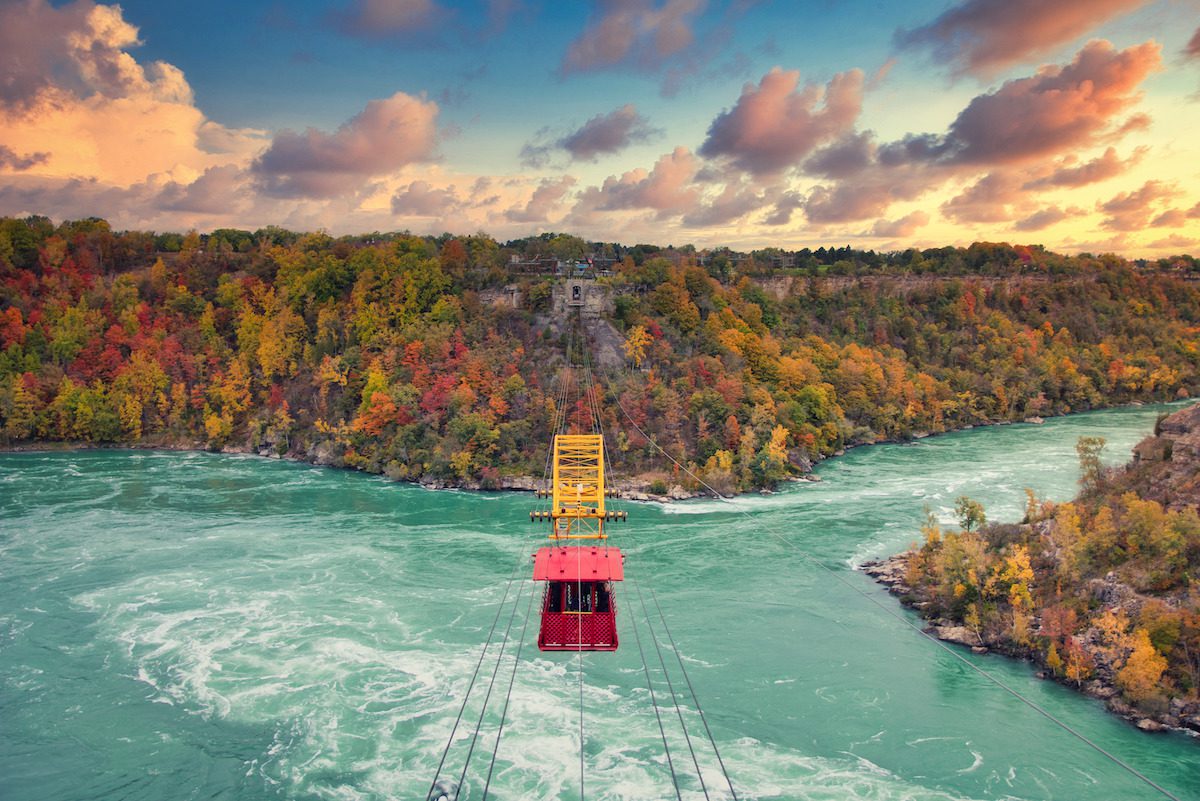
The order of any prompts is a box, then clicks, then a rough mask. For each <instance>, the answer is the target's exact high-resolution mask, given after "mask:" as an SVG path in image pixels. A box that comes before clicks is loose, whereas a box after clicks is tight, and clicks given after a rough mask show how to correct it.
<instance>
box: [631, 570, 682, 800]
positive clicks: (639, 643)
mask: <svg viewBox="0 0 1200 801" xmlns="http://www.w3.org/2000/svg"><path fill="white" fill-rule="evenodd" d="M623 594H624V596H625V600H626V601H628V600H629V590H626V589H623ZM629 623H630V625H631V626H632V627H633V639H634V640H636V641H637V647H638V654H639V655H640V656H641V658H642V670H643V671H645V673H646V689H647V690H649V691H650V705H651V706H652V707H654V717H655V719H656V720H657V721H658V733H659V735H660V736H661V737H662V744H663V752H664V753H665V754H666V755H667V768H668V769H669V770H670V771H671V784H673V785H674V786H675V797H676V799H678V801H683V794H682V793H680V791H679V777H678V776H676V775H675V762H674V761H673V760H672V759H671V746H669V745H667V730H666V729H665V728H664V727H663V722H662V713H661V712H660V711H659V709H658V700H657V699H656V698H655V695H654V684H653V683H652V682H651V681H650V665H649V664H648V663H647V662H646V652H645V651H644V650H643V649H642V635H641V634H640V633H638V625H637V618H636V617H634V615H633V604H632V603H630V604H629ZM647 625H649V621H647Z"/></svg>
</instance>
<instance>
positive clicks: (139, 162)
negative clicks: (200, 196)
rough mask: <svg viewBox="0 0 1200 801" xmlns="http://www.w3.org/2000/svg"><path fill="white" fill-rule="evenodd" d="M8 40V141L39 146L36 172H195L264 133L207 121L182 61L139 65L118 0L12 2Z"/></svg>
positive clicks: (30, 160)
mask: <svg viewBox="0 0 1200 801" xmlns="http://www.w3.org/2000/svg"><path fill="white" fill-rule="evenodd" d="M0 44H2V45H3V52H0V138H2V139H3V142H2V143H0V145H2V146H3V147H5V148H6V149H7V151H8V152H12V153H14V154H32V155H23V156H20V159H21V162H20V163H24V164H25V166H24V167H23V169H24V170H25V171H27V172H28V173H29V174H30V175H35V176H57V177H60V178H76V177H86V178H93V179H97V180H100V181H102V182H106V183H111V184H116V185H120V186H130V185H132V184H134V183H137V182H139V181H143V180H145V179H147V178H148V177H149V176H150V175H154V174H162V175H165V176H169V177H171V178H173V179H176V180H191V179H193V178H195V177H196V176H198V175H200V174H201V173H203V171H204V170H206V169H208V168H209V167H213V166H217V165H218V164H220V163H223V162H226V161H228V160H230V159H231V158H239V159H240V158H245V157H247V156H249V155H250V153H252V152H253V150H254V149H256V148H257V147H259V146H260V143H261V139H260V136H259V134H258V132H255V131H248V130H245V131H238V130H233V129H229V128H225V127H224V126H220V125H218V124H216V123H214V122H212V121H210V120H207V119H205V116H204V114H203V113H201V112H200V110H199V109H197V108H196V107H195V105H194V104H193V101H192V90H191V87H190V86H189V85H188V83H187V81H186V80H185V79H184V76H183V73H182V72H181V71H180V70H179V69H178V68H176V67H175V66H173V65H171V64H167V63H165V62H161V61H156V62H152V63H150V64H148V65H145V66H143V65H142V64H140V63H138V62H137V60H135V59H134V58H133V56H132V55H130V54H129V53H128V52H127V49H128V48H131V47H135V46H136V45H138V44H139V41H138V38H137V28H135V27H134V26H132V25H130V24H129V23H127V22H126V21H125V20H124V19H123V18H122V16H121V10H120V8H119V7H118V6H103V5H94V4H93V3H91V2H86V1H85V0H80V1H79V2H75V3H72V4H70V5H67V6H63V7H62V8H61V9H55V8H53V7H52V6H50V5H49V4H48V3H46V2H45V1H44V0H30V2H25V3H19V4H5V5H2V6H0ZM9 166H10V167H12V166H15V165H14V164H11V163H10V164H9Z"/></svg>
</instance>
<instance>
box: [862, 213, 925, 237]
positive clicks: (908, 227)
mask: <svg viewBox="0 0 1200 801" xmlns="http://www.w3.org/2000/svg"><path fill="white" fill-rule="evenodd" d="M928 224H929V215H928V214H926V213H925V212H923V211H920V210H918V211H914V212H912V213H910V214H906V215H904V216H903V217H901V218H900V219H898V220H877V221H876V222H875V226H874V227H873V228H872V229H871V236H882V237H899V238H901V239H907V238H908V237H911V236H913V235H915V234H916V233H917V231H918V230H920V229H921V228H923V227H925V226H926V225H928Z"/></svg>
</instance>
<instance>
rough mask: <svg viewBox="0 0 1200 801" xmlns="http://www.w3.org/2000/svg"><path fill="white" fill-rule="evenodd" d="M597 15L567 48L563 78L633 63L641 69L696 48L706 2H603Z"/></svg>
mask: <svg viewBox="0 0 1200 801" xmlns="http://www.w3.org/2000/svg"><path fill="white" fill-rule="evenodd" d="M596 5H597V7H598V9H599V14H598V15H596V16H594V17H593V18H592V19H591V20H589V21H588V25H587V27H586V28H585V29H584V30H583V32H582V33H580V34H579V36H578V37H577V38H576V39H575V40H574V41H573V42H571V43H570V44H569V45H568V46H567V51H566V54H565V55H564V56H563V60H562V66H561V69H562V71H563V72H564V73H571V72H584V71H588V70H594V69H600V68H603V67H612V66H615V65H617V64H621V63H625V62H627V61H632V62H633V63H634V64H636V65H637V66H640V67H642V68H650V67H654V66H656V65H658V64H659V63H661V62H662V61H663V59H666V58H667V57H669V56H673V55H675V54H676V53H679V52H680V51H682V50H683V49H684V48H686V47H688V46H689V45H691V44H692V42H693V40H694V39H695V34H694V33H693V32H692V21H693V19H694V18H695V17H696V16H697V15H699V14H700V12H701V11H703V10H704V6H705V0H665V2H664V3H663V4H662V5H661V6H659V5H657V3H656V2H655V0H599V1H598V2H597V4H596Z"/></svg>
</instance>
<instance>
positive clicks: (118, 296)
mask: <svg viewBox="0 0 1200 801" xmlns="http://www.w3.org/2000/svg"><path fill="white" fill-rule="evenodd" d="M585 259H586V260H588V261H582V260H585ZM577 261H578V264H577ZM589 263H590V266H589ZM556 272H560V273H566V274H569V275H572V276H574V275H576V274H578V275H580V276H582V278H581V285H582V289H583V296H584V297H583V299H582V302H581V304H580V305H579V306H575V305H572V304H571V303H569V302H568V301H567V299H566V296H565V293H566V291H567V289H566V283H565V279H564V278H563V277H561V276H560V275H557V274H556ZM1195 273H1196V264H1195V262H1194V260H1192V259H1190V258H1188V257H1181V258H1179V259H1174V260H1171V261H1163V262H1154V263H1131V262H1126V261H1124V260H1121V259H1118V258H1115V257H1112V256H1103V257H1091V256H1079V257H1065V256H1060V255H1057V254H1053V253H1049V252H1047V251H1045V250H1043V249H1041V248H1037V247H1024V246H1017V247H1013V246H1009V245H1003V244H983V243H981V244H977V245H972V246H971V247H970V248H938V249H931V250H926V251H915V250H909V251H903V252H897V253H888V254H877V253H873V252H863V251H854V250H851V249H849V248H837V249H829V250H827V249H825V248H821V249H818V250H816V251H809V250H804V251H798V252H783V251H779V250H774V249H768V250H763V251H756V252H753V253H736V252H733V251H729V250H716V251H701V252H698V251H696V250H695V249H694V248H691V247H684V248H670V247H665V248H664V247H657V246H652V245H635V246H632V247H626V246H621V245H616V244H612V243H589V242H584V241H583V240H580V239H578V238H577V237H572V236H569V235H564V234H557V235H556V234H546V235H542V236H540V237H531V238H528V239H522V240H516V241H512V242H507V243H500V242H496V241H494V240H493V239H491V238H490V237H488V236H486V235H484V234H477V235H474V236H466V237H454V236H451V235H449V234H446V235H443V236H441V237H436V238H435V237H417V236H411V235H408V234H379V233H374V234H367V235H363V236H358V237H342V238H338V239H334V238H332V237H329V236H327V235H325V234H322V233H309V234H299V233H295V232H290V231H285V230H283V229H278V228H267V229H261V230H259V231H256V232H249V231H238V230H221V231H214V232H212V233H211V234H207V235H203V236H201V235H198V234H196V233H194V232H192V233H189V234H186V235H179V234H161V233H160V234H155V233H146V232H136V231H126V232H114V231H112V230H111V229H110V227H109V226H108V224H107V223H106V222H104V221H103V220H99V219H89V220H79V221H68V222H64V223H61V224H59V225H55V224H54V223H52V222H51V221H50V220H48V219H46V218H44V217H29V218H24V219H11V218H8V219H3V220H0V435H2V436H3V440H4V442H5V443H7V445H8V447H30V446H40V445H44V444H46V443H52V442H63V443H72V444H101V445H103V444H115V445H135V446H140V447H195V448H213V449H229V450H247V451H253V452H258V453H263V454H273V455H283V456H288V457H290V458H299V459H305V460H310V461H316V462H320V463H324V464H333V465H340V466H347V467H353V468H358V469H362V470H367V471H370V472H375V473H386V474H387V475H389V476H392V477H394V478H397V479H402V480H413V481H422V482H426V483H434V484H453V485H461V486H481V487H498V486H521V485H526V484H527V483H528V477H529V476H540V475H541V471H542V467H543V465H544V455H545V446H546V438H547V436H548V432H549V431H550V430H551V429H552V424H553V421H554V420H555V418H556V416H557V414H558V412H559V411H560V409H559V405H560V404H562V403H563V401H562V399H560V398H558V397H557V394H558V393H557V390H558V386H559V384H558V383H557V381H556V377H557V376H558V375H559V374H560V372H561V371H562V369H563V368H564V366H565V365H566V363H567V362H566V359H567V358H568V356H567V355H566V354H567V353H568V350H569V351H570V357H569V358H571V359H572V360H573V361H577V362H580V361H582V360H583V359H584V353H583V351H582V350H581V345H580V343H581V342H585V343H586V347H587V348H588V354H587V356H588V357H589V360H590V361H591V362H592V363H594V364H595V365H596V366H597V375H598V383H599V386H598V391H599V392H600V393H601V394H602V395H603V403H602V407H603V418H604V419H603V421H602V422H603V425H604V428H605V430H606V431H607V432H608V433H609V435H610V437H611V438H612V442H613V443H614V445H615V447H616V453H615V454H614V458H615V460H616V461H617V467H618V469H619V470H621V471H622V472H623V473H625V474H626V475H628V476H631V477H634V478H633V479H632V481H633V483H632V485H631V486H635V487H639V488H642V489H650V490H652V491H654V492H657V493H665V492H666V491H668V490H669V489H672V488H676V487H677V488H678V490H677V491H678V492H687V491H689V490H690V489H691V487H690V486H689V480H688V479H687V478H686V476H685V475H683V474H682V473H680V472H676V471H673V470H671V469H669V466H668V465H667V464H666V463H665V462H664V460H663V459H662V458H661V455H660V454H659V453H658V451H657V450H656V449H655V448H654V447H653V446H652V445H651V444H650V442H649V441H648V440H647V439H646V437H645V436H643V434H642V433H639V431H638V430H637V428H641V429H642V431H644V432H645V434H646V435H647V436H649V437H651V438H653V439H654V440H655V441H656V442H657V443H658V444H659V445H661V446H662V447H663V448H665V449H666V450H668V451H669V452H670V453H672V454H673V455H675V456H676V457H677V458H679V459H680V460H681V461H683V462H685V463H690V465H691V466H692V467H693V468H694V469H695V470H696V471H697V472H698V473H699V474H700V475H702V476H703V477H704V479H705V480H706V481H707V482H709V483H711V484H712V485H713V486H715V487H717V488H718V489H720V490H722V491H728V492H733V491H739V490H745V489H750V488H758V487H769V486H771V485H773V484H775V483H776V482H778V481H781V480H784V479H787V478H789V477H793V476H798V475H802V474H803V473H805V472H806V471H807V470H808V469H810V466H811V463H812V462H813V461H815V460H818V459H821V458H824V457H827V456H829V455H831V454H833V453H836V452H838V451H840V450H842V449H844V448H847V447H851V446H854V445H858V444H863V443H871V442H877V441H882V440H895V439H905V438H909V437H915V436H922V435H924V434H928V433H936V432H939V431H945V430H950V429H955V428H961V427H964V426H970V425H979V424H986V423H991V422H999V421H1006V420H1021V419H1024V418H1027V417H1031V416H1039V415H1043V416H1044V415H1053V414H1061V413H1066V412H1072V411H1080V410H1085V409H1090V408H1096V407H1101V406H1108V405H1114V404H1121V403H1127V402H1131V401H1159V400H1164V399H1171V398H1175V397H1181V396H1188V395H1193V394H1196V393H1197V392H1198V391H1200V349H1198V342H1197V335H1198V334H1200V284H1198V283H1197V282H1195V281H1194V280H1193V279H1192V277H1193V275H1194V274H1195ZM584 332H586V334H584ZM566 405H567V406H569V407H570V408H568V409H567V410H566V413H567V416H568V420H569V422H570V423H571V424H572V425H575V426H586V425H588V424H589V422H588V419H587V416H586V415H587V412H586V405H585V404H581V403H579V398H578V397H573V398H568V399H567V401H566ZM622 408H623V411H622ZM634 424H636V427H635V425H634Z"/></svg>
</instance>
